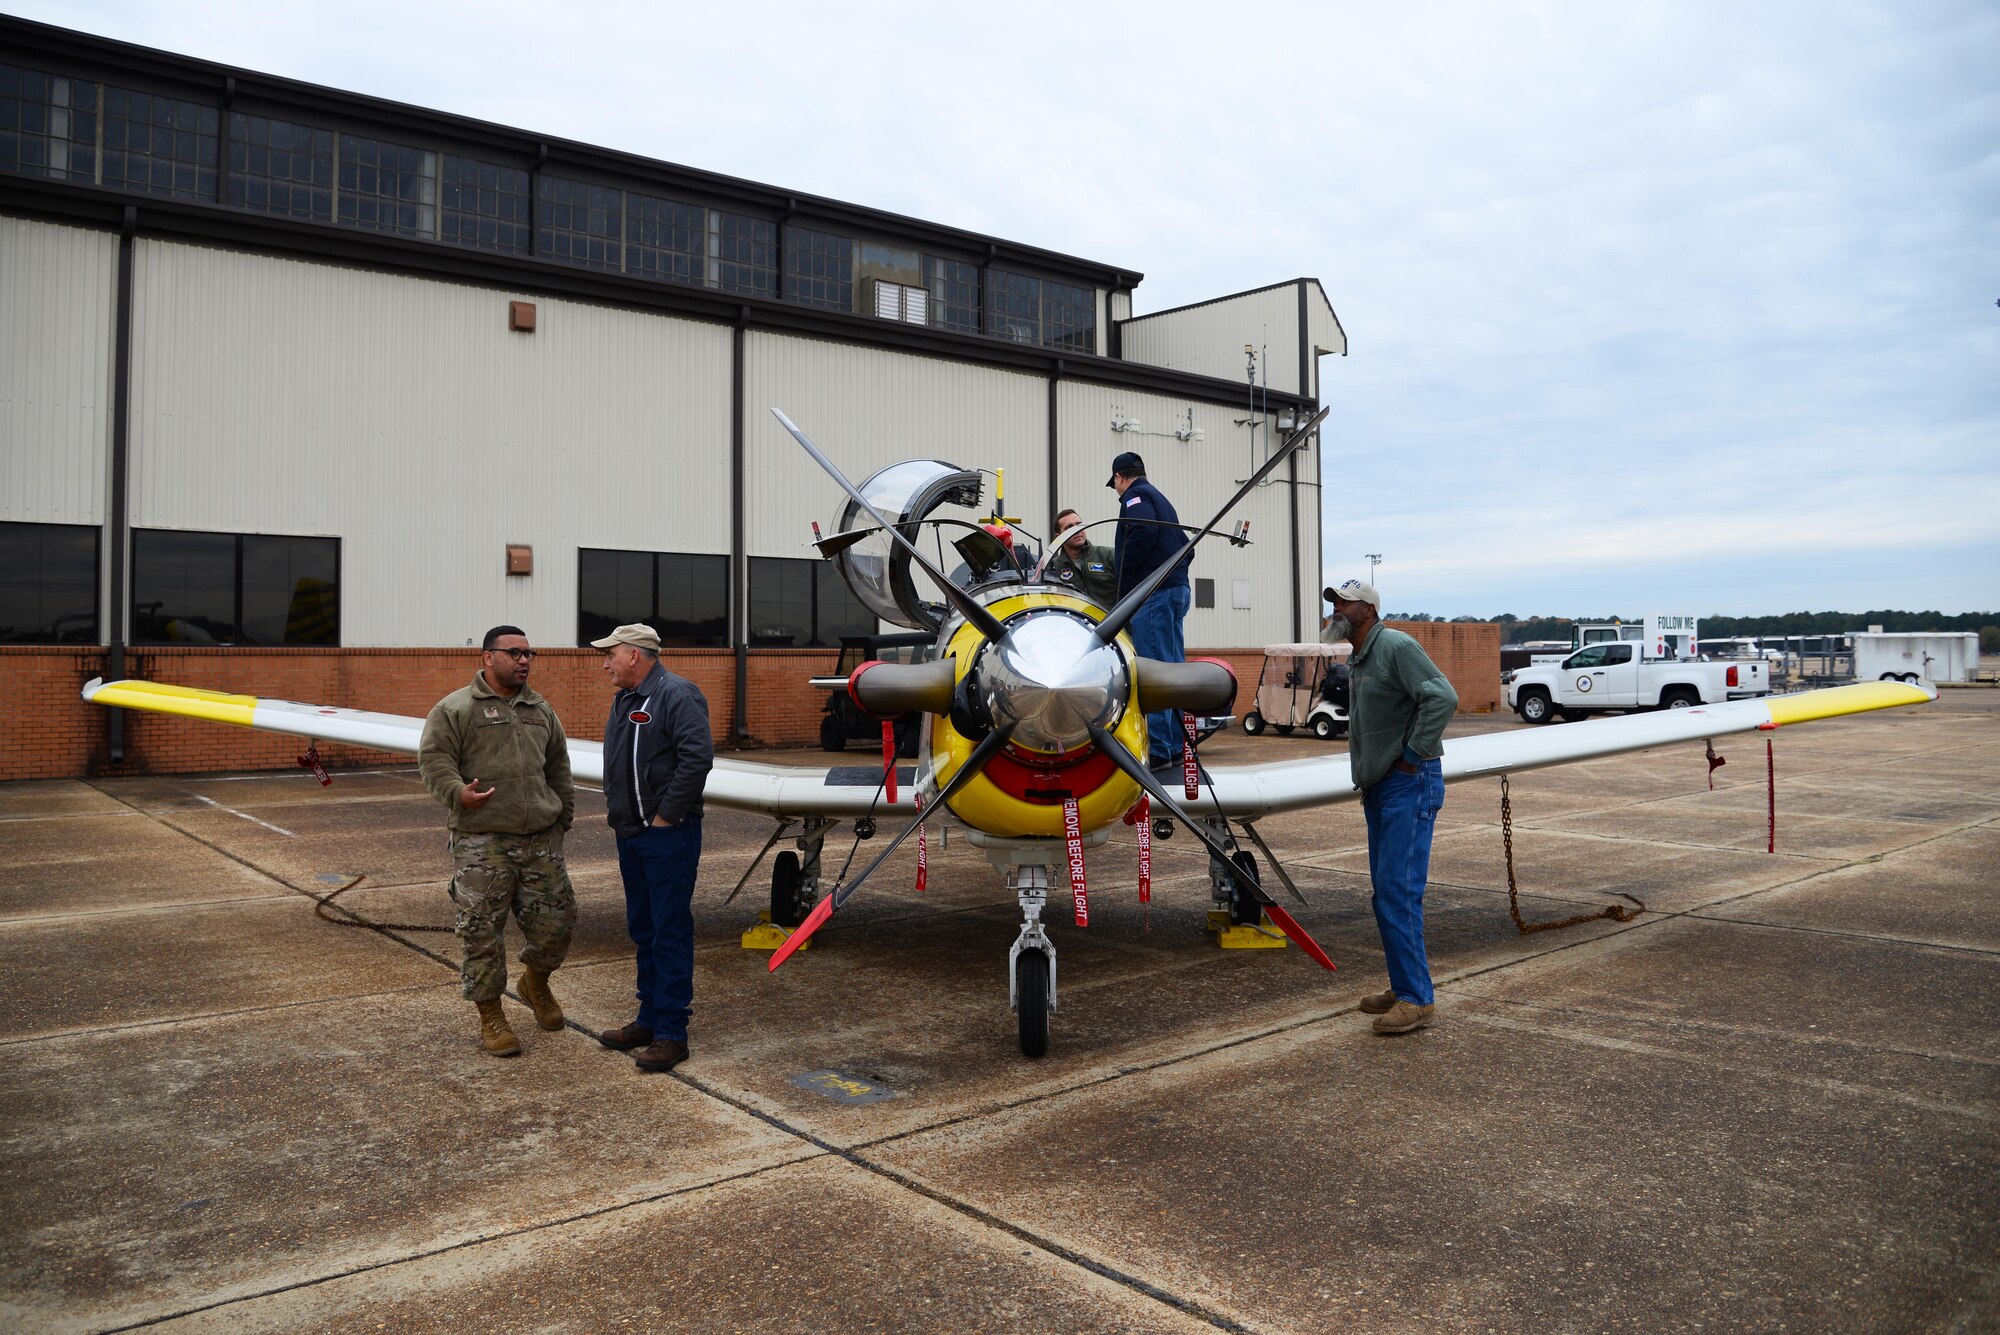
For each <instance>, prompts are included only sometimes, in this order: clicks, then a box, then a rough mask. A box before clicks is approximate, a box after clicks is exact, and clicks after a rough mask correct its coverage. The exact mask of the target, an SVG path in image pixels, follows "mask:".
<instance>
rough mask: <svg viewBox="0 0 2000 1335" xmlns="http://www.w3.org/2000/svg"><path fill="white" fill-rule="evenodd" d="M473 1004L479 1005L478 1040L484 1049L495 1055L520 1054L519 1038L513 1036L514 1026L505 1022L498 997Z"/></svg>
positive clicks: (505, 1016)
mask: <svg viewBox="0 0 2000 1335" xmlns="http://www.w3.org/2000/svg"><path fill="white" fill-rule="evenodd" d="M473 1004H474V1005H476V1006H478V1007H479V1041H480V1042H481V1043H483V1044H484V1045H485V1046H486V1050H487V1051H488V1052H490V1053H492V1054H493V1055H494V1056H496V1057H518V1056H520V1055H521V1040H520V1039H518V1038H516V1037H515V1036H514V1026H512V1025H510V1024H508V1023H507V1012H506V1011H503V1010H501V1009H500V1001H499V998H497V997H496V998H494V999H493V1000H492V1001H480V1002H475V1003H473Z"/></svg>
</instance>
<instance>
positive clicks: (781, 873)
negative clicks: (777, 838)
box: [743, 816, 834, 950]
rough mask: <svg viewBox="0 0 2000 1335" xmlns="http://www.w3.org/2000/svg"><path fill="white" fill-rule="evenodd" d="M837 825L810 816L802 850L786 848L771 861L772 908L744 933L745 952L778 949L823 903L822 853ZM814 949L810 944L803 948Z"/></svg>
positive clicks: (800, 845)
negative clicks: (820, 899)
mask: <svg viewBox="0 0 2000 1335" xmlns="http://www.w3.org/2000/svg"><path fill="white" fill-rule="evenodd" d="M833 826H834V822H833V821H830V820H824V819H822V818H820V817H817V816H809V817H807V818H806V822H805V829H804V830H803V831H801V832H800V834H799V837H798V840H797V843H798V851H797V852H793V851H792V850H791V849H786V850H785V851H784V852H782V853H780V854H778V856H777V857H775V858H773V859H771V907H770V909H769V911H767V912H765V913H760V914H758V915H757V923H756V925H755V926H753V927H751V928H749V929H748V930H746V931H745V932H744V933H743V948H744V949H745V950H776V949H777V948H778V947H780V946H782V945H784V944H785V939H786V938H787V937H789V936H790V935H791V934H792V930H793V929H794V928H796V927H797V926H798V925H799V924H800V923H802V922H804V921H805V919H806V915H807V914H808V913H810V912H812V908H813V905H814V904H817V903H818V902H819V859H820V851H821V850H822V849H823V848H824V847H825V846H826V832H827V831H828V830H830V829H832V828H833ZM811 948H812V946H811V943H809V942H808V943H805V944H803V945H801V947H800V949H802V950H810V949H811Z"/></svg>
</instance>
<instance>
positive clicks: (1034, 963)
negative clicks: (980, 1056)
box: [1014, 950, 1049, 1057]
mask: <svg viewBox="0 0 2000 1335" xmlns="http://www.w3.org/2000/svg"><path fill="white" fill-rule="evenodd" d="M1014 987H1015V995H1016V1005H1015V1011H1016V1015H1017V1018H1018V1019H1019V1021H1020V1027H1021V1055H1022V1056H1023V1057H1042V1056H1046V1055H1048V1051H1049V957H1048V956H1047V955H1044V954H1043V953H1042V952H1041V951H1039V950H1024V951H1022V952H1021V953H1020V955H1018V956H1017V957H1015V960H1014Z"/></svg>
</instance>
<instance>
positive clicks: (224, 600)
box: [132, 529, 340, 645]
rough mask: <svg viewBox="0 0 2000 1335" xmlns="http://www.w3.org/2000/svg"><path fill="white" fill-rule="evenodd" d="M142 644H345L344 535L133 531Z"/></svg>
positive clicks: (136, 634)
mask: <svg viewBox="0 0 2000 1335" xmlns="http://www.w3.org/2000/svg"><path fill="white" fill-rule="evenodd" d="M132 642H133V643H134V644H245V645H249V644H325V645H337V644H339V643H340V540H339V539H337V538H293V537H285V536H281V535H275V534H267V533H192V532H187V531H185V530H180V529H134V530H133V531H132Z"/></svg>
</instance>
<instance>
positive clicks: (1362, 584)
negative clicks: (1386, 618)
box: [1320, 579, 1382, 612]
mask: <svg viewBox="0 0 2000 1335" xmlns="http://www.w3.org/2000/svg"><path fill="white" fill-rule="evenodd" d="M1320 596H1321V597H1322V598H1324V599H1326V600H1327V601H1328V602H1332V601H1333V600H1334V599H1336V598H1338V599H1339V600H1340V601H1342V602H1344V603H1367V604H1368V605H1369V606H1371V607H1373V608H1374V609H1375V610H1376V611H1377V612H1380V611H1381V610H1382V595H1381V594H1379V593H1377V592H1375V586H1374V585H1373V584H1370V583H1368V582H1367V581H1366V580H1360V579H1350V580H1348V581H1346V582H1345V583H1343V584H1335V585H1331V586H1329V587H1327V588H1324V589H1321V590H1320Z"/></svg>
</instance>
